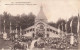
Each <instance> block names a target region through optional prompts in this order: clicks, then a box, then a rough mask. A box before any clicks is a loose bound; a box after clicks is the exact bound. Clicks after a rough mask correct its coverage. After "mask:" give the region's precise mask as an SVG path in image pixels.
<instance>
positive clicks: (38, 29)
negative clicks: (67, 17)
mask: <svg viewBox="0 0 80 50" xmlns="http://www.w3.org/2000/svg"><path fill="white" fill-rule="evenodd" d="M24 31H25V32H26V34H24V35H23V36H25V37H28V36H29V37H57V38H60V37H62V31H61V30H59V29H57V28H55V27H52V26H50V25H48V22H47V18H46V16H45V14H44V12H43V7H42V6H41V7H40V11H39V13H38V15H37V17H36V18H35V23H34V25H33V26H31V27H29V28H26V29H25V30H24Z"/></svg>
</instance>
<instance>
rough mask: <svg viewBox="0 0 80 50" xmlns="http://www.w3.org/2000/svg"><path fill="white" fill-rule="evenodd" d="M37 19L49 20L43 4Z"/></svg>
mask: <svg viewBox="0 0 80 50" xmlns="http://www.w3.org/2000/svg"><path fill="white" fill-rule="evenodd" d="M36 20H42V21H47V18H46V16H45V14H44V11H43V6H42V5H41V6H40V11H39V13H38V15H37V17H36Z"/></svg>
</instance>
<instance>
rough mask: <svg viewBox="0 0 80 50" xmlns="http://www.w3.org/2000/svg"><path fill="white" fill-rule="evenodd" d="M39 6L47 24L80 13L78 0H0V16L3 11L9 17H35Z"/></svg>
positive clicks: (79, 1)
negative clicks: (22, 15) (9, 15)
mask: <svg viewBox="0 0 80 50" xmlns="http://www.w3.org/2000/svg"><path fill="white" fill-rule="evenodd" d="M41 5H42V6H43V10H44V13H45V16H46V17H47V19H48V21H49V22H57V21H58V19H60V18H61V19H65V20H67V19H69V18H70V17H72V16H77V15H78V13H80V0H0V14H3V12H4V11H6V12H8V13H10V14H11V15H17V14H20V15H21V14H23V13H25V14H29V13H30V12H32V13H33V14H35V15H36V16H37V14H38V13H39V10H40V6H41Z"/></svg>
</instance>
